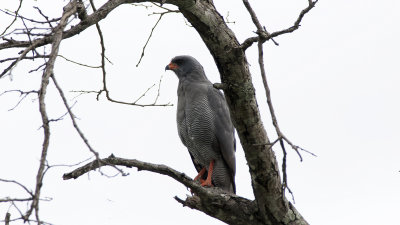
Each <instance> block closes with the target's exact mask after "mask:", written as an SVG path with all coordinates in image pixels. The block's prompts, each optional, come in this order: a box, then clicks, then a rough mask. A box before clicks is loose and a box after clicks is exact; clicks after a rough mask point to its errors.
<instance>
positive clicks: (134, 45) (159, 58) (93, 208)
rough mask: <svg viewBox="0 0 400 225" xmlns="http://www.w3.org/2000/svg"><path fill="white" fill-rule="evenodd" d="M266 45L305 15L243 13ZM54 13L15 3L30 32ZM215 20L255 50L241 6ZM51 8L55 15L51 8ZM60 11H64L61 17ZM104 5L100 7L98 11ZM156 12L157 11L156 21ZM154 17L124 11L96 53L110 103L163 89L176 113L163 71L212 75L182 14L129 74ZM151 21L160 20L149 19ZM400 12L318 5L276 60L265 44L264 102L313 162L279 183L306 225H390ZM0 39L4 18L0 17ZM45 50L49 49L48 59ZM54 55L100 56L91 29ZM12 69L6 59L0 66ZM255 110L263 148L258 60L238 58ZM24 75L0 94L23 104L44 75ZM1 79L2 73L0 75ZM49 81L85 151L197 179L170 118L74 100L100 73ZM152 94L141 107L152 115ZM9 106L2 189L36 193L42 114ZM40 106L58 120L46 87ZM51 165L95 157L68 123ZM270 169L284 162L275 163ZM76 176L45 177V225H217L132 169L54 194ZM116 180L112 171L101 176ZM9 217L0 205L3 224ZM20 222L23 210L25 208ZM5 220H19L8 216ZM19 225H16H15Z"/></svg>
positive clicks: (4, 103) (173, 190) (0, 87)
mask: <svg viewBox="0 0 400 225" xmlns="http://www.w3.org/2000/svg"><path fill="white" fill-rule="evenodd" d="M16 2H17V1H11V0H7V1H3V2H2V4H1V8H3V9H5V8H6V9H10V10H12V11H14V10H15V9H16V7H17V3H16ZM251 3H252V5H253V7H254V9H255V11H256V12H257V14H258V17H259V19H260V20H261V21H262V23H263V25H265V26H266V28H267V30H268V31H276V30H280V29H283V28H287V27H289V26H290V25H292V23H293V22H294V20H295V19H296V18H297V16H298V13H299V12H300V10H301V9H302V8H304V7H305V6H306V4H307V1H306V0H304V1H298V0H296V1H295V0H285V1H251ZM64 4H65V2H64V1H50V0H38V1H24V6H23V8H22V10H21V12H22V14H24V15H26V16H31V17H35V18H40V16H39V15H38V13H37V12H36V11H35V10H34V9H33V8H32V6H39V7H41V8H42V10H43V12H44V13H45V14H47V15H49V16H50V17H58V16H60V15H61V13H62V11H61V10H62V5H64ZM215 4H216V6H217V9H219V10H220V12H221V14H222V15H223V16H224V17H226V16H227V15H228V12H229V17H228V20H229V21H231V22H234V23H230V24H229V26H230V27H231V28H232V29H233V30H234V32H235V33H236V35H237V38H238V39H239V41H240V42H242V41H243V40H244V39H245V38H247V37H250V36H253V35H254V34H253V31H254V30H255V28H254V25H253V24H252V23H251V19H250V17H249V16H248V13H247V12H246V11H245V9H244V7H243V5H242V2H241V1H239V0H237V1H230V2H229V4H226V1H221V0H215ZM57 5H58V6H57ZM60 5H61V7H60ZM100 5H101V4H100V3H98V4H97V6H98V7H100ZM152 9H154V7H153V8H152ZM152 9H150V10H146V9H145V8H143V7H134V6H131V5H125V6H121V7H119V8H118V9H117V10H115V11H113V12H112V13H111V14H110V15H109V16H108V17H107V19H106V20H104V21H102V22H101V23H100V25H101V27H102V30H103V34H104V37H105V42H106V55H107V57H108V58H109V59H110V60H111V61H112V62H113V64H112V65H111V64H107V75H108V85H109V90H110V94H111V96H112V97H113V98H115V99H118V100H125V101H132V100H134V99H136V98H137V97H138V96H140V95H141V94H142V93H143V92H144V91H145V90H146V89H147V88H148V87H150V86H151V85H153V84H154V83H156V84H158V81H159V80H160V77H161V76H163V79H162V83H161V89H160V94H161V95H160V98H159V100H158V102H159V103H168V102H171V103H174V104H175V103H176V100H177V97H176V87H177V82H178V80H177V78H176V77H175V75H174V74H173V73H172V72H165V71H164V68H165V66H166V65H167V64H168V63H169V61H170V59H171V58H172V57H173V56H175V55H180V54H189V55H192V56H194V57H195V58H197V59H198V60H199V61H200V62H201V63H202V65H203V66H204V68H205V70H206V74H207V75H208V77H209V79H210V80H211V81H213V82H219V74H218V70H217V68H216V66H215V64H214V61H213V59H212V57H211V55H210V53H209V52H208V50H207V48H206V47H205V45H204V44H203V42H202V41H201V39H200V37H199V36H198V34H197V33H196V31H195V30H194V29H193V28H191V27H189V26H187V24H185V20H184V18H183V17H182V16H181V15H180V14H170V15H166V16H165V17H164V18H163V20H162V21H161V22H160V24H159V26H158V27H157V28H156V30H155V32H154V34H153V38H152V39H151V41H150V43H149V45H148V47H147V50H146V53H145V57H144V59H143V60H142V63H141V64H140V66H139V67H135V65H136V63H137V61H138V59H139V56H140V53H141V50H142V47H143V45H144V43H145V41H146V39H147V36H148V34H149V32H150V29H151V27H152V26H153V24H154V23H155V22H156V20H157V19H158V16H154V15H153V16H147V15H148V14H149V13H151V12H152ZM155 10H156V11H160V10H158V9H155ZM399 11H400V2H398V1H396V0H384V1H372V0H353V1H348V0H336V1H323V0H321V1H319V2H318V4H317V6H316V8H315V9H313V10H312V11H311V12H310V13H309V14H308V15H307V16H306V17H305V18H304V20H303V22H302V26H301V28H300V29H299V30H298V31H296V32H295V33H293V34H288V35H284V36H281V37H278V38H276V39H275V40H276V41H277V42H279V44H280V45H279V46H275V45H273V44H272V43H266V44H265V52H264V54H265V63H266V69H267V73H268V74H267V76H268V81H269V84H270V88H271V91H272V98H273V99H272V100H273V103H274V106H275V111H276V113H277V116H278V121H279V122H280V126H281V129H282V130H283V132H284V133H285V134H286V136H287V137H289V139H291V140H292V141H293V142H294V143H295V144H297V145H300V146H301V147H303V148H306V149H307V150H309V151H312V152H313V153H315V154H317V155H318V157H312V156H310V155H308V154H305V153H303V157H304V161H303V162H299V159H298V157H297V155H296V154H295V153H294V152H292V151H291V152H290V154H289V156H288V157H289V158H288V160H289V161H288V179H289V180H288V181H289V185H290V187H291V189H292V190H293V192H294V194H295V200H296V203H295V206H296V208H297V209H298V210H299V211H300V212H301V214H302V215H303V216H304V217H305V218H306V219H307V221H308V222H309V223H310V224H324V225H333V224H335V225H336V224H345V225H347V224H348V225H353V224H363V225H376V224H384V225H395V224H398V216H397V215H398V209H399V207H398V203H399V201H400V192H399V190H400V188H399V187H400V173H399V170H400V152H399V149H398V148H399V147H398V146H399V145H398V140H399V136H400V128H399V127H400V119H399V114H400V107H399V100H398V98H399V97H400V88H399V86H400V68H399V58H400V56H399V52H400V44H399V40H400V28H399V25H398V23H399V21H400V13H399ZM0 21H1V23H0V30H1V31H2V30H3V29H4V27H5V26H6V25H7V24H8V23H9V21H10V18H9V17H5V16H4V15H3V14H1V15H0ZM48 48H49V47H48ZM60 54H61V55H63V56H65V57H67V58H69V59H72V60H74V61H79V62H81V63H85V64H88V65H99V64H100V47H99V39H98V37H97V33H96V30H95V29H94V27H92V28H89V29H88V30H86V31H84V32H82V33H81V34H80V35H77V36H75V37H73V38H71V39H68V40H65V41H63V42H62V44H61V49H60ZM7 56H8V57H11V56H12V55H11V51H2V52H0V57H1V58H4V57H7ZM247 56H248V60H249V63H250V69H251V71H252V74H253V81H254V83H255V86H256V91H257V92H256V94H257V97H258V104H259V106H260V110H261V111H262V114H263V119H264V124H265V125H266V129H267V132H268V133H269V136H270V138H271V139H273V138H275V132H274V129H273V127H272V125H271V121H270V118H269V113H268V110H267V107H266V101H265V97H264V90H263V87H262V82H261V79H260V76H259V69H258V64H257V58H256V56H257V54H256V48H255V47H254V46H253V47H251V48H250V49H249V50H248V51H247ZM35 63H36V64H32V63H31V62H25V63H21V64H20V65H19V67H17V68H16V69H15V70H14V71H13V80H12V81H11V80H10V79H9V78H8V77H5V78H3V79H1V80H0V92H3V91H5V90H10V89H22V90H32V89H37V88H38V87H39V85H40V76H41V73H30V74H29V73H28V71H29V70H31V69H33V68H35V67H34V65H37V64H38V63H40V60H38V61H36V62H35ZM2 69H3V65H1V70H2ZM55 75H56V77H57V79H58V82H59V83H60V85H61V86H62V87H63V89H64V91H65V92H66V93H67V97H68V99H69V101H70V104H73V103H74V102H76V104H75V106H74V108H73V111H74V113H75V114H76V116H77V117H78V118H79V120H78V121H77V122H78V124H79V126H80V127H81V129H82V130H83V132H84V133H85V135H86V137H87V138H88V139H89V142H90V143H91V144H92V145H93V147H94V148H95V150H96V151H98V152H99V153H100V154H101V156H102V157H107V156H109V155H110V154H111V153H114V155H116V156H119V157H125V158H135V159H139V160H143V161H148V162H153V163H162V164H166V165H168V166H171V167H173V168H175V169H177V170H179V171H182V172H185V173H186V174H188V175H189V176H195V175H196V173H195V169H194V166H193V165H192V162H191V160H190V157H189V154H188V153H187V150H186V149H185V148H184V146H183V145H182V144H181V142H180V140H179V138H178V134H177V130H176V122H175V110H176V106H172V107H148V108H140V107H132V106H126V105H119V104H115V103H109V102H107V101H106V100H105V99H104V96H102V97H101V98H100V101H96V99H95V96H94V95H84V96H80V97H78V98H74V97H76V96H77V94H76V93H71V92H69V91H72V90H99V89H100V88H101V70H99V69H89V68H84V67H81V66H77V65H75V64H72V63H70V62H67V61H65V60H64V59H62V58H58V59H57V64H56V67H55ZM156 95H157V88H153V89H152V90H151V91H150V92H149V93H148V95H146V97H145V98H144V99H143V100H142V103H152V102H153V101H154V99H155V96H156ZM18 100H19V98H18V94H7V95H3V96H0V127H1V129H0V178H4V179H14V180H17V181H19V182H21V183H23V184H25V185H26V186H28V187H30V188H32V189H33V187H34V182H35V176H36V172H37V168H38V164H39V162H38V160H39V158H40V152H41V145H42V133H43V132H42V130H40V129H39V127H40V125H41V120H40V115H39V112H38V102H37V100H36V99H35V97H34V96H29V97H28V98H27V99H26V100H25V101H23V102H22V103H21V104H20V105H19V106H18V107H17V108H16V109H15V110H13V111H8V109H10V108H12V107H13V106H14V105H15V104H16V103H17V102H18ZM47 106H48V111H49V115H50V117H51V118H58V117H59V116H61V115H63V114H64V113H65V109H64V107H63V105H62V103H61V99H60V98H59V96H58V94H57V92H56V90H55V88H54V85H52V84H50V86H49V92H48V94H47ZM51 129H52V131H51V132H52V136H51V144H50V149H49V155H48V161H49V163H50V164H51V165H57V164H73V163H76V162H79V161H82V160H84V159H86V158H88V157H90V156H91V153H90V152H89V150H88V149H87V148H86V147H85V145H84V144H83V142H82V140H80V138H79V137H78V135H77V133H76V132H75V131H74V129H73V127H72V124H71V121H70V120H69V119H68V118H65V119H64V120H62V121H59V122H56V123H52V124H51ZM274 151H275V153H276V155H277V157H278V161H281V150H280V149H279V148H278V147H276V148H275V149H274ZM236 157H237V165H238V166H237V176H236V184H237V194H238V195H241V196H244V197H247V198H250V199H252V198H253V194H252V189H251V184H250V178H249V174H248V168H247V166H246V162H245V159H244V155H243V150H242V149H241V147H240V146H239V148H238V149H237V156H236ZM72 169H73V168H68V167H67V168H66V167H59V168H53V169H51V170H50V171H49V172H48V174H47V175H46V177H45V180H44V187H43V191H42V197H43V198H46V197H49V198H52V201H49V202H41V205H40V213H41V218H42V219H44V220H46V221H48V222H51V223H54V224H57V225H68V224H96V225H103V224H104V225H106V224H119V225H125V224H126V225H128V224H150V225H157V224H223V223H222V222H220V221H218V220H216V219H213V218H210V217H208V216H207V215H204V214H202V213H200V212H197V211H194V210H191V209H188V208H187V207H185V208H184V207H182V206H181V205H180V204H179V203H177V202H176V201H175V200H174V199H173V197H174V196H176V195H177V196H179V197H181V198H184V197H185V195H187V194H190V192H189V191H188V190H186V188H185V187H184V186H182V185H181V184H179V183H177V182H175V181H174V180H172V179H170V178H169V177H165V176H162V175H158V174H153V173H149V172H137V171H136V169H124V171H126V172H129V173H130V175H129V176H126V177H120V176H118V177H115V178H107V177H105V176H101V175H99V174H98V173H97V172H92V173H90V174H89V176H82V177H80V178H78V179H77V180H69V181H63V180H62V178H61V177H62V174H63V173H65V172H69V171H71V170H72ZM102 171H103V172H107V173H108V174H114V173H115V171H113V170H109V169H103V170H102ZM7 196H10V197H26V195H24V192H23V191H22V190H20V189H19V188H17V187H16V186H13V185H9V184H4V183H0V198H4V197H7ZM8 209H9V205H7V204H0V218H4V216H5V214H6V212H7V210H8ZM22 209H25V208H24V207H22ZM10 212H11V214H12V216H13V217H15V216H18V212H17V211H16V210H15V209H10ZM16 224H19V223H16Z"/></svg>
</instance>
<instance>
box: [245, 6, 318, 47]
mask: <svg viewBox="0 0 400 225" xmlns="http://www.w3.org/2000/svg"><path fill="white" fill-rule="evenodd" d="M243 2H244V3H245V2H247V4H248V1H247V0H243ZM317 2H318V0H315V1H311V0H308V6H307V7H306V8H304V9H303V10H302V11H301V12H300V14H299V16H298V17H297V19H296V21H295V22H294V24H293V26H291V27H289V28H287V29H283V30H280V31H275V32H272V33H269V32H267V30H266V29H265V28H263V29H260V28H259V25H260V26H261V24H260V23H258V24H255V25H256V27H257V36H255V37H250V38H247V39H246V40H245V41H244V42H243V43H242V44H241V45H240V48H242V49H243V50H246V49H247V48H249V47H250V46H252V45H253V43H255V42H258V41H260V40H261V41H262V43H264V42H266V41H268V40H272V41H273V42H274V43H275V45H279V44H278V43H276V42H275V41H274V40H273V38H274V37H277V36H279V35H282V34H287V33H291V32H293V31H295V30H297V29H298V28H299V27H300V23H301V21H302V20H303V17H304V16H305V15H306V14H307V13H308V12H309V11H310V10H311V9H312V8H314V7H315V4H317ZM248 5H249V4H248ZM245 6H246V3H245ZM246 8H247V6H246ZM250 8H251V7H250ZM253 12H254V11H253ZM249 13H250V11H249ZM250 15H252V13H250ZM252 19H253V21H254V18H253V16H252Z"/></svg>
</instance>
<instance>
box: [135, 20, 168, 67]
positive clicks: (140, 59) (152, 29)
mask: <svg viewBox="0 0 400 225" xmlns="http://www.w3.org/2000/svg"><path fill="white" fill-rule="evenodd" d="M164 15H165V13H161V14H160V17H158V20H157V22H156V24H154V26H153V28H151V32H150V35H149V37H148V38H147V40H146V43H145V44H144V46H143V49H142V54H141V55H140V58H139V61H138V63H137V64H136V67H138V66H139V64H140V62H141V61H142V59H143V56H144V51H145V49H146V46H147V44H148V43H149V41H150V38H151V36H152V35H153V32H154V29H155V28H156V27H157V25H158V23H159V22H160V20H161V18H162V17H163V16H164Z"/></svg>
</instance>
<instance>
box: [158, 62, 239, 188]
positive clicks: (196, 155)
mask: <svg viewBox="0 0 400 225" xmlns="http://www.w3.org/2000/svg"><path fill="white" fill-rule="evenodd" d="M165 70H172V71H174V72H175V74H176V75H177V77H178V79H179V84H178V108H177V113H176V114H177V115H176V119H177V125H178V133H179V137H180V139H181V141H182V143H183V144H184V145H185V146H186V147H187V149H188V150H189V154H190V157H191V158H192V161H193V164H194V166H195V168H196V170H197V172H198V175H197V176H196V177H195V178H194V180H199V181H200V183H201V185H202V186H216V187H219V188H221V189H223V190H225V191H228V192H231V193H236V186H235V172H236V161H235V151H236V140H235V130H234V127H233V124H232V121H231V117H230V114H229V108H228V105H227V103H226V100H225V97H224V95H223V94H222V93H221V92H220V91H219V90H217V89H216V88H214V87H213V84H212V83H211V82H210V81H209V80H208V79H207V77H206V75H205V73H204V70H203V66H201V64H200V63H199V62H198V61H197V60H196V59H195V58H193V57H191V56H187V55H183V56H176V57H175V58H173V59H172V60H171V63H169V64H168V65H167V66H166V67H165Z"/></svg>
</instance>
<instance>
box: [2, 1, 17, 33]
mask: <svg viewBox="0 0 400 225" xmlns="http://www.w3.org/2000/svg"><path fill="white" fill-rule="evenodd" d="M22 1H23V0H20V1H19V5H18V8H17V10H15V12H14V14H15V15H14V19H13V20H12V21H11V23H10V24H9V25H8V26H7V27H6V28H5V29H4V30H3V32H2V33H1V34H0V36H3V35H4V34H5V33H6V32H7V30H8V29H9V28H10V27H11V26H12V25H13V24H14V23H15V21H17V18H18V14H19V10H20V9H21V7H22Z"/></svg>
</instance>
